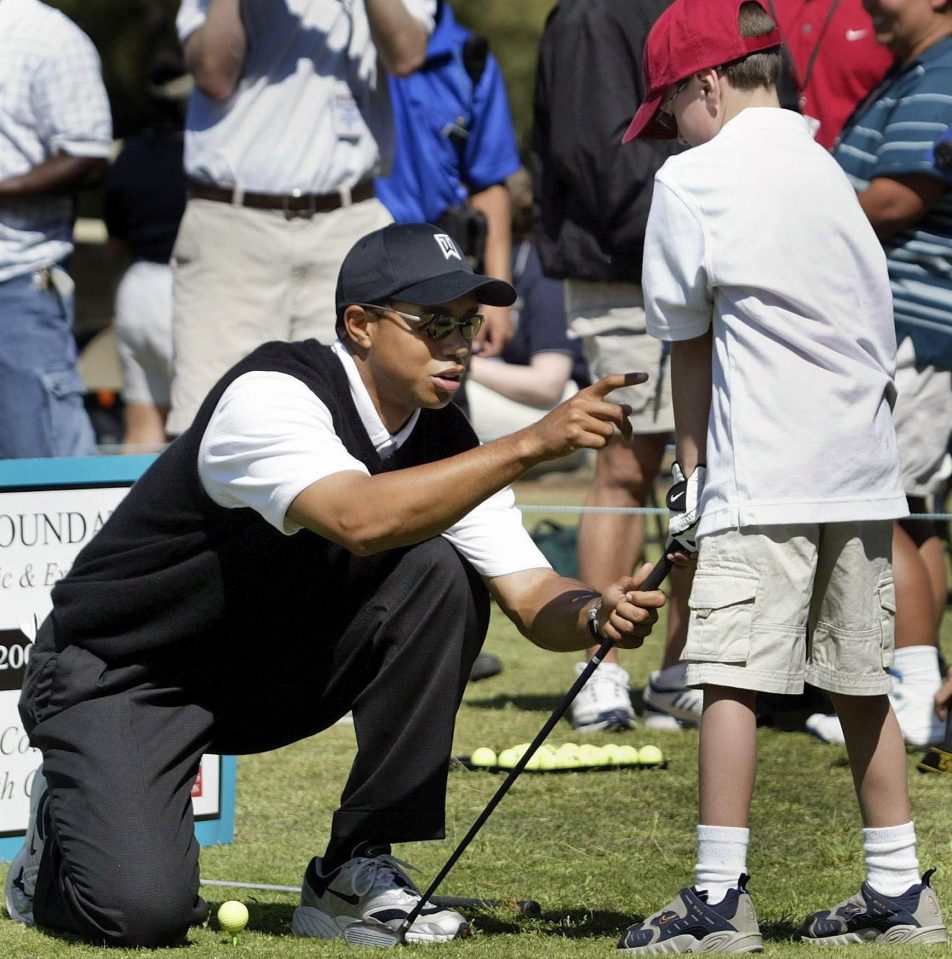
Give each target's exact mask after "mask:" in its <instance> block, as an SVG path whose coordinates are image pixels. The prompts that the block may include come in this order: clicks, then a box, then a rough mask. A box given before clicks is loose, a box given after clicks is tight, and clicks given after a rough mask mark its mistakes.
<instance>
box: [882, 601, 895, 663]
mask: <svg viewBox="0 0 952 959" xmlns="http://www.w3.org/2000/svg"><path fill="white" fill-rule="evenodd" d="M878 592H879V623H880V626H881V628H882V653H883V669H888V668H889V667H890V666H892V664H893V656H894V654H895V650H896V584H895V583H894V582H888V583H883V584H881V585H880V586H879V587H878Z"/></svg>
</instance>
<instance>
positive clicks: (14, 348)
mask: <svg viewBox="0 0 952 959" xmlns="http://www.w3.org/2000/svg"><path fill="white" fill-rule="evenodd" d="M0 316H2V317H3V349H2V350H0V459H15V458H21V457H34V456H90V455H92V454H94V453H95V452H96V437H95V434H94V433H93V428H92V424H91V423H90V421H89V417H88V416H87V414H86V410H85V407H84V406H83V394H84V393H85V387H84V385H83V381H82V379H81V378H80V375H79V373H78V372H77V370H76V342H75V340H74V339H73V294H72V281H71V280H70V279H69V276H68V275H67V274H66V272H65V271H64V270H63V269H62V268H61V267H58V266H57V267H53V268H51V269H49V270H39V271H37V272H36V273H32V274H29V275H27V276H21V277H15V278H14V279H12V280H7V281H6V282H5V283H0Z"/></svg>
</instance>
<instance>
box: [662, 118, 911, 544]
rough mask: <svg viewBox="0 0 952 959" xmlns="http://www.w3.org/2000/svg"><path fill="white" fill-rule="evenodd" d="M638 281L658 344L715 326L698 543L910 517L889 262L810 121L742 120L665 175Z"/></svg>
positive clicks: (671, 163)
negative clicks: (727, 531) (762, 531)
mask: <svg viewBox="0 0 952 959" xmlns="http://www.w3.org/2000/svg"><path fill="white" fill-rule="evenodd" d="M698 264H703V265H702V267H701V268H700V269H698ZM644 279H645V290H646V293H647V312H648V329H649V332H651V333H652V334H654V335H656V336H660V337H662V338H664V339H672V340H683V339H691V338H694V337H696V336H699V335H701V334H702V333H703V332H704V331H705V330H706V329H707V328H708V326H709V324H710V323H711V322H712V319H711V317H712V314H713V326H714V336H715V347H714V371H713V375H714V391H713V398H712V405H711V420H710V432H709V437H708V449H707V454H708V486H707V488H706V490H705V494H706V495H705V509H704V513H703V517H702V520H701V527H700V532H701V533H702V534H704V533H709V532H713V531H716V530H719V529H724V528H727V527H730V526H745V525H757V524H763V523H788V522H802V521H811V522H833V521H843V520H857V519H875V518H879V519H882V518H891V517H895V516H901V515H904V514H905V512H906V503H905V498H904V496H903V491H902V482H901V478H900V472H899V465H898V457H897V451H896V442H895V434H894V430H893V425H892V418H891V411H890V406H891V402H892V399H893V396H894V387H893V384H892V374H893V370H894V365H895V350H896V343H895V333H894V327H893V320H892V298H891V294H890V290H889V283H888V277H887V274H886V268H885V260H884V257H883V253H882V247H881V245H880V243H879V241H878V239H877V238H876V236H875V234H874V233H873V231H872V229H871V228H870V226H869V222H868V220H867V218H866V216H865V215H864V214H863V211H862V209H861V208H860V206H859V204H858V203H857V201H856V197H855V193H854V191H853V189H852V187H851V186H850V184H849V182H848V181H847V179H846V177H845V176H844V175H843V174H842V172H841V171H840V169H839V168H838V165H837V164H836V163H835V162H834V161H833V159H832V158H831V157H830V156H829V154H828V153H827V152H826V151H825V150H824V149H823V148H822V147H820V146H818V145H817V144H816V143H815V142H814V141H813V140H812V139H811V137H810V135H809V132H808V131H807V127H806V124H805V121H804V120H803V118H802V117H800V116H798V115H796V114H793V113H791V112H790V111H786V110H780V109H774V108H749V109H745V110H743V111H742V112H741V113H740V114H739V115H738V116H736V117H735V118H733V119H732V120H730V121H729V122H728V123H727V124H726V125H725V126H724V127H723V129H722V130H721V132H720V133H719V134H718V136H716V137H714V138H713V139H712V140H710V141H708V142H707V143H704V144H701V145H699V146H696V147H694V148H693V149H691V150H688V151H687V152H685V153H682V154H680V155H678V156H675V157H671V158H670V159H669V160H668V161H667V162H666V163H665V165H664V167H663V168H662V169H661V170H660V171H659V173H658V175H657V179H656V186H655V194H654V201H653V205H652V209H651V216H650V219H649V223H648V236H647V242H646V254H645V276H644ZM712 305H713V310H712ZM708 497H710V498H709V499H708Z"/></svg>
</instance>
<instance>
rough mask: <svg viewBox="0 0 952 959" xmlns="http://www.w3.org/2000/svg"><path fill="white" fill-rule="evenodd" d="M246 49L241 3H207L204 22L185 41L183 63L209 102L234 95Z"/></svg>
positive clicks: (228, 0)
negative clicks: (208, 98)
mask: <svg viewBox="0 0 952 959" xmlns="http://www.w3.org/2000/svg"><path fill="white" fill-rule="evenodd" d="M247 50H248V35H247V33H246V32H245V26H244V23H243V22H242V19H241V0H211V3H210V4H209V7H208V14H207V16H206V18H205V22H204V23H203V24H202V25H201V26H200V27H199V28H198V29H197V30H196V31H195V32H194V33H193V34H192V35H191V36H190V37H189V38H188V40H186V41H185V63H186V65H187V66H188V68H189V70H190V71H191V72H192V75H193V76H194V77H195V84H196V86H197V87H198V89H199V90H201V91H202V93H204V94H205V95H206V96H208V97H211V98H212V99H213V100H224V99H226V98H227V97H230V96H231V95H232V93H234V92H235V88H236V87H237V86H238V81H239V79H240V78H241V69H242V67H243V66H244V63H245V54H246V53H247Z"/></svg>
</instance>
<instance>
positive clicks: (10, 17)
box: [0, 0, 112, 282]
mask: <svg viewBox="0 0 952 959" xmlns="http://www.w3.org/2000/svg"><path fill="white" fill-rule="evenodd" d="M111 150H112V116H111V114H110V112H109V99H108V97H107V96H106V88H105V87H104V86H103V82H102V75H101V72H100V68H99V56H98V54H97V53H96V48H95V47H94V46H93V44H92V41H91V40H90V39H89V37H87V36H86V34H85V33H83V31H82V30H80V29H79V27H77V26H76V24H75V23H73V21H72V20H70V19H69V18H67V17H66V16H64V15H63V14H62V13H60V11H59V10H54V9H52V8H51V7H49V6H47V5H46V4H45V3H38V2H37V0H3V2H2V3H0V180H5V179H7V178H8V177H12V176H21V175H22V174H24V173H27V172H28V171H29V170H31V169H32V168H33V167H35V166H38V165H39V164H40V163H42V162H44V161H45V160H48V159H49V158H50V157H52V156H55V155H56V154H57V153H66V154H69V155H70V156H74V157H96V158H99V159H106V158H107V157H108V156H109V154H110V152H111ZM73 216H74V203H73V199H72V197H70V196H67V195H65V194H64V195H60V196H54V195H48V196H34V197H19V198H18V199H17V201H16V202H15V203H14V202H6V201H5V202H4V203H3V204H0V282H3V281H5V280H9V279H12V278H13V277H15V276H22V275H24V274H27V273H32V272H33V271H34V270H37V269H39V268H41V267H44V266H50V265H52V264H54V263H59V262H60V261H61V260H63V259H65V258H66V257H67V256H69V254H70V253H71V252H72V250H73Z"/></svg>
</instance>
